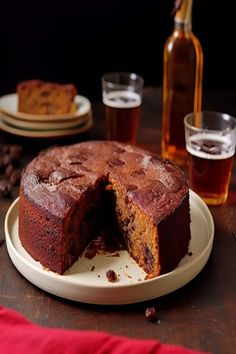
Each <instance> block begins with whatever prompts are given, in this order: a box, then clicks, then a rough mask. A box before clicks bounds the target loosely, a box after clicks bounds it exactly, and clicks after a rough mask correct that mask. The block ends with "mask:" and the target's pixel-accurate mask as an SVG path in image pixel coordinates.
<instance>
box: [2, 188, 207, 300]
mask: <svg viewBox="0 0 236 354" xmlns="http://www.w3.org/2000/svg"><path fill="white" fill-rule="evenodd" d="M190 206H191V218H192V221H191V232H192V239H191V243H190V252H192V255H187V256H185V257H184V258H183V260H182V261H181V263H180V264H179V266H178V267H177V268H176V269H174V270H173V271H171V272H169V273H166V274H164V275H161V276H159V277H156V278H154V279H150V280H145V273H144V272H143V271H142V270H141V269H140V268H139V267H138V266H137V264H136V263H135V262H134V261H133V260H132V259H131V258H130V257H129V255H128V254H127V252H126V251H122V252H120V257H112V256H111V255H110V254H107V255H96V257H94V258H93V259H87V258H85V257H81V258H80V259H79V260H78V261H77V262H76V263H75V264H74V265H73V266H72V267H71V268H70V269H69V270H68V271H67V272H66V273H65V274H64V275H58V274H56V273H53V272H51V271H48V270H45V269H44V268H43V267H42V266H41V264H40V263H39V262H36V261H35V260H33V259H32V258H31V257H30V255H29V254H28V253H27V252H26V251H25V249H24V248H23V247H22V245H21V243H20V240H19V236H18V199H16V200H15V202H14V203H13V204H12V205H11V207H10V208H9V210H8V212H7V215H6V218H5V234H6V245H7V250H8V253H9V256H10V258H11V260H12V262H13V264H14V265H15V267H16V268H17V269H18V270H19V272H20V273H21V274H22V275H23V276H24V277H25V278H26V279H28V280H29V281H30V282H31V283H33V284H34V285H36V286H38V287H39V288H41V289H43V290H45V291H47V292H49V293H52V294H54V295H57V296H60V297H63V298H66V299H70V300H74V301H80V302H85V303H93V304H129V303H136V302H141V301H146V300H150V299H153V298H157V297H159V296H162V295H165V294H168V293H170V292H172V291H174V290H176V289H178V288H180V287H182V286H183V285H185V284H186V283H188V282H189V281H191V280H192V279H193V278H194V277H195V276H196V275H197V274H198V273H199V272H200V271H201V270H202V268H203V267H204V266H205V264H206V262H207V260H208V258H209V256H210V253H211V249H212V244H213V238H214V223H213V219H212V216H211V213H210V211H209V209H208V207H207V206H206V204H205V203H204V202H203V200H202V199H201V198H200V197H199V196H198V195H197V194H196V193H194V192H192V191H191V192H190ZM93 267H94V270H93ZM109 269H112V270H114V271H115V272H116V273H117V274H119V278H118V279H119V280H118V281H117V282H115V283H110V282H108V280H107V278H106V271H107V270H109Z"/></svg>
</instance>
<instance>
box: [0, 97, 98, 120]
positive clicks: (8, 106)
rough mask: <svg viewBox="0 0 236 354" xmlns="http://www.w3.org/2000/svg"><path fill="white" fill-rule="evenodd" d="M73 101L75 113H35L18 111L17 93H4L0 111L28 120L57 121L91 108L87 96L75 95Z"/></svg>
mask: <svg viewBox="0 0 236 354" xmlns="http://www.w3.org/2000/svg"><path fill="white" fill-rule="evenodd" d="M75 103H76V105H77V107H78V109H77V111H76V112H75V113H71V114H61V115H59V114H44V115H36V114H28V113H22V112H18V95H17V93H11V94H9V95H5V96H2V97H0V112H2V113H4V114H5V115H7V116H11V117H14V118H18V119H23V120H29V121H33V122H35V121H40V122H42V121H45V122H50V121H58V120H66V121H68V119H74V118H76V117H80V116H83V115H84V114H87V113H88V112H89V111H90V110H91V103H90V101H89V100H88V98H86V97H84V96H80V95H77V96H76V97H75Z"/></svg>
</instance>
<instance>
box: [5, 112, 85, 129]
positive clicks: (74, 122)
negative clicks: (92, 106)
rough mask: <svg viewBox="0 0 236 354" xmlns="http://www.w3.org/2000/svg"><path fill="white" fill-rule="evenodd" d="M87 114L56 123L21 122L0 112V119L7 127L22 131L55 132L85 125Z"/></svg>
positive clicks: (21, 120)
mask: <svg viewBox="0 0 236 354" xmlns="http://www.w3.org/2000/svg"><path fill="white" fill-rule="evenodd" d="M88 114H89V113H87V114H84V115H82V116H78V117H76V118H75V119H69V120H67V121H66V120H58V121H53V122H52V121H49V122H45V121H42V122H39V121H38V120H37V121H34V122H33V121H30V120H23V119H18V118H14V117H11V116H7V115H6V114H4V113H1V112H0V119H1V120H2V121H3V122H4V123H6V124H7V125H11V126H12V127H14V128H19V129H24V130H57V129H67V128H73V127H76V126H78V125H79V124H82V123H85V122H86V121H87V120H88Z"/></svg>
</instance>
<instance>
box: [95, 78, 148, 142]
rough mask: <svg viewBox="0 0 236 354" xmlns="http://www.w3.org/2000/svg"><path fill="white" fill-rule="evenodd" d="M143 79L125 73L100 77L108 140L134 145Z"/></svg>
mask: <svg viewBox="0 0 236 354" xmlns="http://www.w3.org/2000/svg"><path fill="white" fill-rule="evenodd" d="M142 91H143V78H142V77H141V76H140V75H137V74H134V73H127V72H113V73H107V74H105V75H103V76H102V97H103V103H104V110H105V121H106V133H107V139H108V140H117V141H122V142H125V143H130V144H135V143H136V138H137V131H138V127H139V120H140V109H141V103H142Z"/></svg>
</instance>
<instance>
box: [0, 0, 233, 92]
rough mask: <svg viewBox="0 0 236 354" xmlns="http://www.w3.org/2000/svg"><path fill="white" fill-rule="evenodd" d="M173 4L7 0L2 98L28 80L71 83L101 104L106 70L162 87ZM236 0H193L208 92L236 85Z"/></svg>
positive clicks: (1, 24)
mask: <svg viewBox="0 0 236 354" xmlns="http://www.w3.org/2000/svg"><path fill="white" fill-rule="evenodd" d="M173 3H174V0H155V1H154V0H153V1H148V0H146V1H145V0H143V1H141V0H136V1H134V0H126V1H123V0H120V1H114V0H100V1H99V0H97V1H95V0H86V1H79V0H63V1H62V0H48V1H38V0H35V1H34V0H31V1H29V0H21V1H11V0H9V1H6V0H5V1H2V2H1V20H0V43H1V47H0V48H1V50H0V95H3V94H6V93H10V92H15V89H16V84H17V82H19V81H22V80H25V79H36V78H37V79H42V80H48V81H56V82H61V83H68V82H73V83H75V84H76V86H77V88H78V92H79V93H80V94H82V95H85V96H87V97H89V98H91V99H100V95H101V93H100V91H101V89H100V78H101V75H102V74H103V73H105V72H107V71H115V70H123V71H133V72H137V73H139V74H141V75H143V77H144V79H145V85H161V84H162V54H163V47H164V43H165V40H166V39H167V37H168V36H169V34H170V33H171V31H172V29H173V18H172V17H171V10H172V7H173ZM232 6H233V1H232V2H231V1H229V0H228V1H207V0H194V4H193V32H194V33H195V34H196V35H197V37H198V38H199V40H200V42H201V44H202V47H203V51H204V73H203V78H204V81H203V89H204V90H213V89H214V90H219V89H220V90H228V89H234V88H235V86H236V85H235V77H236V75H235V72H236V70H235V64H236V56H235V54H234V53H233V52H235V43H236V38H235V33H236V30H235V22H236V19H235V12H234V11H233V8H232Z"/></svg>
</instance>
